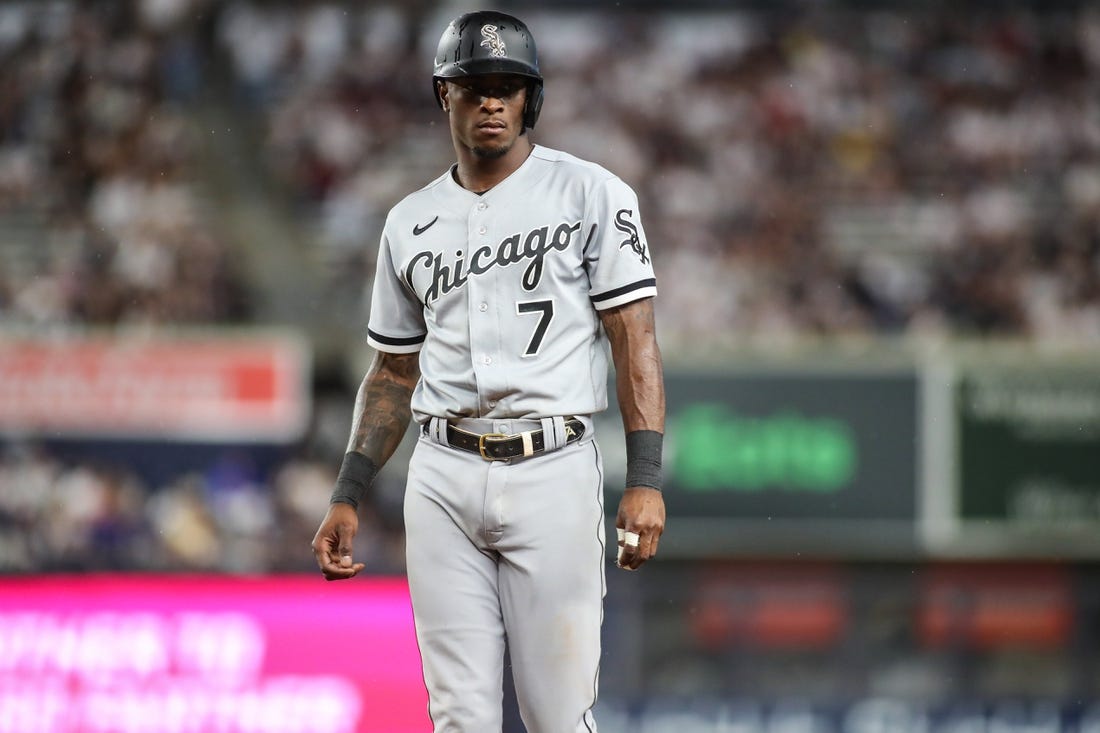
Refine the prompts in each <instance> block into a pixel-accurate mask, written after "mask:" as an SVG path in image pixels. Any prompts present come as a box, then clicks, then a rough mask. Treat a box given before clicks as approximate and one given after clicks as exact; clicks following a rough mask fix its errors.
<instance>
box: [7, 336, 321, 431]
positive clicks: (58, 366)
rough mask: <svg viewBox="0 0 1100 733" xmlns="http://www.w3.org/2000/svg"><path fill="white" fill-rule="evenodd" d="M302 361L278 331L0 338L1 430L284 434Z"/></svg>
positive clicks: (302, 375)
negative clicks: (185, 334) (186, 334)
mask: <svg viewBox="0 0 1100 733" xmlns="http://www.w3.org/2000/svg"><path fill="white" fill-rule="evenodd" d="M309 365H310V359H309V352H308V349H307V347H306V345H305V344H304V343H303V342H302V341H301V339H300V338H298V337H296V336H295V335H293V334H290V333H281V332H279V333H276V332H231V331H225V332H219V333H217V334H216V335H215V334H213V333H211V334H205V333H201V332H200V333H196V334H192V335H188V336H184V335H164V336H150V335H133V336H122V335H111V336H107V335H101V336H95V335H86V336H84V335H72V336H66V337H64V338H27V337H14V336H0V434H2V433H9V434H18V435H48V436H51V437H62V436H64V437H82V436H91V437H95V438H108V437H110V438H138V439H168V440H198V441H203V442H210V441H219V442H220V441H230V442H280V441H282V442H286V441H291V440H294V439H295V438H297V437H298V436H300V435H301V433H302V431H303V430H304V428H305V425H306V423H307V420H308V416H309V406H310V394H309Z"/></svg>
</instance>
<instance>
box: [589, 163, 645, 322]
mask: <svg viewBox="0 0 1100 733" xmlns="http://www.w3.org/2000/svg"><path fill="white" fill-rule="evenodd" d="M582 231H583V232H585V233H586V235H587V236H588V241H587V242H586V243H585V252H584V258H585V266H586V267H587V269H588V279H589V291H588V295H589V298H590V299H591V300H592V305H593V307H595V308H596V310H604V309H605V308H613V307H615V306H619V305H623V304H624V303H630V302H632V301H635V300H640V299H642V298H646V297H650V296H654V295H656V294H657V280H656V278H655V277H654V275H653V262H652V260H651V259H650V255H649V243H648V241H647V240H646V235H645V230H644V229H643V228H642V219H641V215H640V213H639V211H638V197H637V196H636V195H635V194H634V191H633V190H632V189H631V188H630V186H628V185H626V183H624V182H623V181H622V180H621V179H619V178H616V177H612V178H609V179H607V180H606V181H604V182H603V183H602V184H601V185H600V186H599V187H598V188H597V189H596V191H594V193H593V196H592V198H591V199H590V200H589V203H588V206H587V209H586V221H585V224H584V228H583V229H582Z"/></svg>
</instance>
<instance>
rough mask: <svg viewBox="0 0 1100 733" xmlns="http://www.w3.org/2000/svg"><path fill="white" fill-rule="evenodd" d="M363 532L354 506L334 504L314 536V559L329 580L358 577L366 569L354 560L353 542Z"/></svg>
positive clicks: (330, 506) (312, 545)
mask: <svg viewBox="0 0 1100 733" xmlns="http://www.w3.org/2000/svg"><path fill="white" fill-rule="evenodd" d="M358 529H359V515H358V514H357V513H356V512H355V507H353V506H351V505H350V504H339V503H337V504H330V505H329V508H328V513H327V514H326V515H325V518H324V519H322V520H321V526H320V527H319V528H318V529H317V534H316V535H314V537H313V543H312V544H311V545H310V546H311V547H312V548H313V556H314V557H316V558H317V564H318V565H319V566H320V567H321V573H322V574H323V575H324V576H325V580H347V579H348V578H354V577H355V576H356V575H358V574H359V572H360V571H361V570H362V569H363V568H364V567H366V565H364V564H363V563H361V562H353V561H352V559H351V541H352V539H353V538H354V537H355V532H356V530H358Z"/></svg>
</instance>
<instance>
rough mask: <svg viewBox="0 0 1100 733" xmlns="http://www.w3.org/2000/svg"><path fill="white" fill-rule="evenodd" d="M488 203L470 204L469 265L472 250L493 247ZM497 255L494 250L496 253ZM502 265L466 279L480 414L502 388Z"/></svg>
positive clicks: (489, 407)
mask: <svg viewBox="0 0 1100 733" xmlns="http://www.w3.org/2000/svg"><path fill="white" fill-rule="evenodd" d="M490 211H491V207H490V204H489V202H487V201H485V200H484V199H481V200H479V201H477V202H476V203H474V204H473V205H472V206H471V207H470V211H469V214H468V216H467V242H468V245H467V251H466V252H465V255H466V258H467V264H468V263H469V259H470V258H471V257H472V256H473V253H474V252H475V251H477V250H478V249H480V248H481V247H485V246H489V247H493V246H494V243H495V241H496V240H494V239H493V235H494V232H493V228H492V216H491V213H490ZM494 254H495V253H494ZM501 269H502V268H491V269H490V270H489V271H488V272H484V273H481V274H480V275H471V276H470V277H469V278H468V279H467V281H466V292H467V296H468V297H467V301H466V303H467V306H466V307H467V309H468V313H469V324H470V359H471V360H472V361H473V369H474V377H475V379H476V381H477V397H478V405H479V410H480V412H481V414H483V415H485V414H488V413H489V412H490V411H492V410H493V409H494V408H496V406H497V396H498V395H500V394H501V392H502V391H503V389H502V388H503V384H502V381H501V379H502V375H503V371H502V370H501V369H500V366H501V364H500V360H501V352H500V347H501V341H500V338H499V337H498V335H497V334H499V333H500V332H501V327H502V324H500V323H499V318H500V312H501V311H500V308H501V304H500V303H499V300H500V293H499V292H498V291H499V288H498V287H497V282H498V277H499V273H500V270H501Z"/></svg>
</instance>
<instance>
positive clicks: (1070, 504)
mask: <svg viewBox="0 0 1100 733" xmlns="http://www.w3.org/2000/svg"><path fill="white" fill-rule="evenodd" d="M957 389H958V393H957V399H956V404H957V409H958V422H959V468H958V470H959V486H960V496H959V515H960V516H961V518H962V519H963V520H964V521H971V522H988V521H990V520H993V521H996V522H998V523H1001V524H1002V526H1004V525H1005V523H1007V524H1008V525H1010V526H1012V527H1013V528H1015V529H1019V530H1027V531H1031V532H1038V533H1041V534H1045V535H1052V534H1058V533H1061V532H1063V531H1066V530H1070V531H1072V530H1073V529H1074V528H1080V527H1081V526H1082V525H1089V526H1090V534H1091V533H1094V532H1095V530H1093V529H1091V527H1095V526H1096V523H1097V522H1100V375H1098V374H1097V373H1096V372H1095V370H1093V371H1088V372H1072V371H1067V370H1058V369H1046V370H1043V371H1039V370H1031V371H1020V370H1016V371H1005V370H999V371H998V370H994V369H985V370H982V371H980V372H975V373H970V374H967V375H965V376H964V377H963V378H962V379H960V380H959V383H958V387H957Z"/></svg>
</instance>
